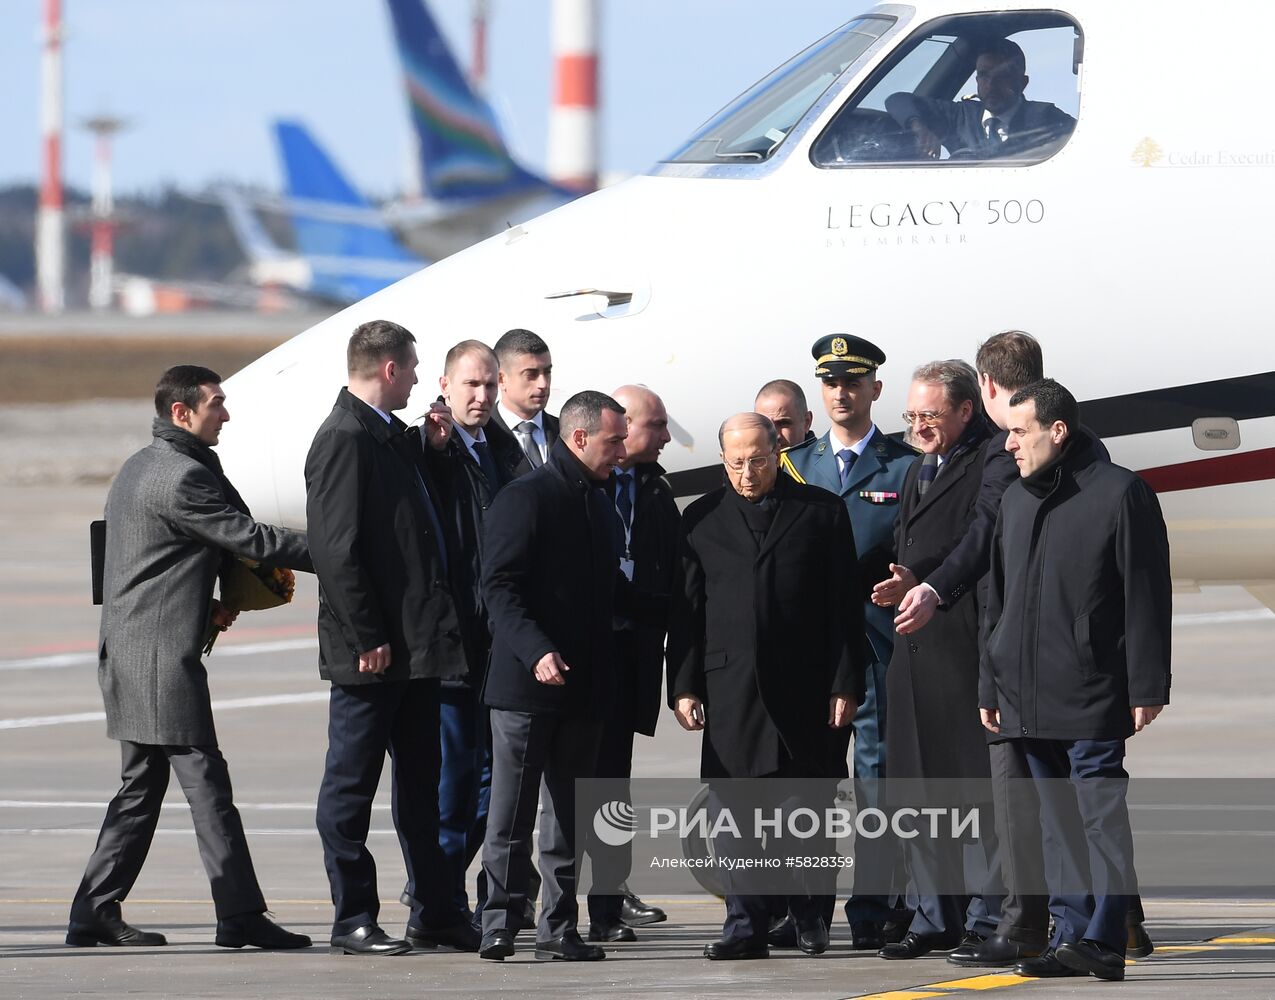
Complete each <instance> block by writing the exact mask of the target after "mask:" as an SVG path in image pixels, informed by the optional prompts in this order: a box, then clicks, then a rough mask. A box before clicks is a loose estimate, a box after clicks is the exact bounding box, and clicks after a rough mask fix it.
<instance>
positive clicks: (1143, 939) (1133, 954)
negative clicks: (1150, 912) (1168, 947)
mask: <svg viewBox="0 0 1275 1000" xmlns="http://www.w3.org/2000/svg"><path fill="white" fill-rule="evenodd" d="M1153 951H1155V945H1154V944H1152V943H1151V935H1149V934H1148V933H1147V929H1146V928H1145V927H1143V926H1142V924H1140V923H1137V922H1134V923H1131V924H1130V925H1129V942H1128V944H1126V945H1125V948H1124V953H1125V955H1126V957H1128V958H1146V957H1147V956H1148V955H1150V954H1151V953H1152V952H1153Z"/></svg>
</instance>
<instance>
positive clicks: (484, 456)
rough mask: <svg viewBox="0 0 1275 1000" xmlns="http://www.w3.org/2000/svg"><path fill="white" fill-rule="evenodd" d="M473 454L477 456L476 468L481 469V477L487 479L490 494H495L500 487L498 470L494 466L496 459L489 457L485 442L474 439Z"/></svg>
mask: <svg viewBox="0 0 1275 1000" xmlns="http://www.w3.org/2000/svg"><path fill="white" fill-rule="evenodd" d="M474 454H475V455H477V456H478V468H480V469H481V470H482V473H483V478H484V479H486V480H487V485H488V487H490V489H491V495H492V496H495V495H496V491H497V490H499V489H500V470H499V469H497V468H496V460H495V459H494V458H492V457H491V449H490V448H488V447H487V442H486V441H475V442H474Z"/></svg>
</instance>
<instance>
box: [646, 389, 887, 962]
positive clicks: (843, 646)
mask: <svg viewBox="0 0 1275 1000" xmlns="http://www.w3.org/2000/svg"><path fill="white" fill-rule="evenodd" d="M719 440H720V443H721V447H722V461H723V463H724V465H725V467H726V476H727V479H728V480H729V486H726V487H721V488H719V489H716V490H714V491H713V492H711V493H708V494H706V495H705V496H703V497H701V498H700V499H699V500H697V501H696V502H695V503H693V504H692V505H691V506H690V507H689V508H688V509H687V511H686V515H685V517H684V520H683V526H684V540H683V549H682V574H681V575H682V581H683V583H682V586H681V587H679V588H678V589H677V591H675V594H674V604H673V609H672V618H671V621H670V627H669V656H668V664H669V677H668V692H669V702H670V705H671V706H672V707H673V709H674V711H675V713H676V715H677V720H678V722H679V723H681V725H682V727H683V728H684V729H687V730H691V731H694V730H700V729H702V730H704V739H703V744H702V751H701V759H700V776H701V777H702V778H704V779H706V780H707V781H709V782H710V790H711V791H713V792H714V793H715V796H716V798H717V799H718V800H719V801H725V799H726V797H727V796H728V791H727V789H729V788H730V784H729V782H727V783H725V784H721V783H720V779H729V778H762V779H794V778H817V779H828V786H827V791H828V801H827V802H826V803H816V802H809V803H807V802H804V801H803V802H801V803H795V804H801V805H807V806H808V805H814V806H815V807H816V808H817V809H818V810H819V812H820V814H822V807H824V806H826V805H830V804H831V800H832V792H833V789H832V787H831V786H832V784H833V783H835V780H836V779H840V778H844V777H845V776H846V739H845V735H844V727H845V726H846V725H848V724H849V722H850V719H851V718H852V717H853V715H854V711H855V707H856V706H857V705H858V704H859V702H861V701H862V700H863V690H864V670H865V667H866V664H867V650H866V648H865V645H864V638H863V617H862V602H861V601H860V600H859V599H858V597H857V596H856V595H858V594H859V593H861V588H860V585H859V582H858V581H857V579H856V576H857V566H858V560H857V557H856V555H855V548H854V535H853V533H852V531H851V529H850V519H849V516H848V515H847V514H846V509H845V505H844V504H843V503H842V502H841V498H840V497H837V496H835V495H833V494H831V493H828V492H827V491H826V490H821V489H818V488H816V487H813V486H804V485H801V484H799V483H796V482H793V481H792V480H791V479H790V478H789V477H787V476H778V469H779V451H778V436H777V434H776V432H775V427H774V425H773V424H772V423H771V422H770V421H769V420H768V419H767V418H766V417H763V416H762V415H761V414H758V413H741V414H738V415H736V416H734V417H732V418H730V419H729V420H727V421H726V422H725V423H724V424H723V425H722V429H721V431H720V433H719ZM777 784H778V782H776V781H773V780H772V781H770V782H766V783H761V782H759V783H757V791H758V792H759V793H761V794H760V798H765V794H764V792H763V791H762V790H763V789H764V788H765V787H771V788H773V787H775V786H776V785H777ZM786 786H787V780H785V787H786ZM786 798H787V795H786V794H777V795H776V796H775V800H776V802H782V801H783V800H785V799H786ZM737 821H738V822H740V823H741V828H743V826H747V827H748V828H751V819H744V818H739V817H737ZM715 846H716V847H717V848H718V849H720V842H719V844H718V845H715ZM738 888H740V889H743V890H744V891H734V892H732V891H730V888H729V887H728V895H727V897H726V921H725V924H724V926H723V929H722V938H721V940H719V941H715V942H713V943H711V944H709V945H708V946H707V947H706V948H705V949H704V954H705V956H706V957H707V958H710V959H744V958H765V957H767V955H768V954H769V949H768V945H767V940H766V935H767V931H768V929H769V917H770V907H769V906H768V903H767V899H766V897H765V896H764V895H762V894H759V893H757V892H756V891H755V887H752V888H750V887H748V886H740V887H738ZM830 888H831V887H830V886H816V885H814V884H813V882H808V883H807V884H806V885H804V886H801V887H800V889H799V891H797V892H795V893H794V894H792V895H790V898H789V901H788V903H789V909H790V911H791V913H792V915H793V918H794V921H795V922H796V924H797V940H798V946H799V947H800V948H801V949H802V951H804V952H806V953H807V954H818V953H819V952H822V951H824V950H825V949H826V948H827V946H828V928H827V926H826V925H825V924H824V918H823V909H824V904H823V901H822V900H821V898H820V896H821V895H822V894H823V893H826V892H827V891H829V890H830ZM812 890H813V891H812Z"/></svg>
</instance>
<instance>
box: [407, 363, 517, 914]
mask: <svg viewBox="0 0 1275 1000" xmlns="http://www.w3.org/2000/svg"><path fill="white" fill-rule="evenodd" d="M498 369H499V365H498V363H497V361H496V355H495V354H494V353H493V352H492V350H491V348H490V347H488V346H487V345H486V344H484V343H482V341H478V340H463V341H461V342H460V343H459V344H457V345H456V346H455V347H453V348H452V349H451V350H450V351H448V352H447V357H446V359H445V361H444V363H443V374H442V376H441V377H440V378H439V380H438V384H439V388H440V389H441V390H442V398H443V401H444V402H445V403H446V404H447V407H448V408H449V409H450V410H451V413H452V420H453V428H452V435H451V437H450V438H449V439H448V441H447V447H446V448H445V449H444V450H443V451H441V452H439V451H436V450H434V449H432V448H429V447H425V448H424V449H423V450H422V454H423V455H424V457H425V459H426V462H427V463H428V464H429V465H430V466H431V467H432V468H433V469H435V470H436V471H437V473H438V475H437V477H436V481H437V482H438V483H439V487H440V492H442V494H443V500H444V506H445V507H446V508H447V512H448V514H449V515H450V519H451V520H452V522H453V523H452V527H453V528H454V530H455V535H456V538H457V540H458V542H459V545H457V547H456V554H455V558H454V559H453V560H452V566H451V571H452V572H451V579H452V594H453V597H454V598H455V601H456V610H457V612H458V615H459V617H460V623H461V636H462V638H463V640H464V647H465V662H466V663H467V665H468V669H467V671H466V673H465V674H464V676H462V677H458V678H450V679H446V680H444V681H442V688H441V692H440V695H441V701H442V703H441V707H440V722H441V727H440V731H441V735H442V753H443V758H442V769H441V776H440V778H439V784H438V812H439V843H440V844H441V845H442V848H443V853H444V854H445V855H446V856H447V860H448V862H449V863H450V864H451V868H452V877H453V878H454V879H455V882H454V897H455V899H456V905H457V907H458V908H459V909H461V910H462V911H468V910H469V897H468V894H467V893H466V890H465V873H466V871H468V869H469V865H470V863H471V862H472V861H473V860H474V858H475V856H476V855H477V854H478V851H479V849H480V848H481V847H482V842H483V834H484V833H485V832H486V829H487V807H488V803H489V801H490V798H491V734H490V728H489V724H488V720H487V709H486V708H485V707H484V706H483V704H482V699H481V698H480V696H479V692H480V691H481V690H482V682H483V675H484V674H485V673H486V671H487V657H488V655H489V653H490V651H491V634H490V632H489V631H488V626H487V612H486V609H485V608H484V607H483V602H482V595H481V594H480V592H479V584H480V581H481V578H482V525H483V518H484V516H485V515H486V512H487V510H488V508H489V507H490V506H491V504H492V501H493V500H494V499H495V496H496V494H497V493H498V492H499V491H500V488H501V487H502V486H504V485H505V483H507V482H508V481H509V479H510V473H509V471H508V470H509V468H510V467H511V466H513V465H516V464H517V463H518V462H519V460H521V458H522V454H521V452H520V451H519V450H518V448H517V446H516V444H515V443H514V441H513V440H512V438H511V439H509V440H507V441H506V440H504V439H503V438H502V439H501V440H500V441H498V442H496V441H493V440H492V439H491V438H489V437H488V435H487V433H486V430H485V428H486V427H487V426H488V423H489V421H490V420H491V415H492V413H493V411H494V408H495V405H496V394H497V392H498V388H497V385H498V382H497V372H498ZM486 897H487V893H486V883H485V880H483V879H482V878H480V879H479V884H478V897H477V899H476V900H475V907H474V913H473V917H472V919H473V922H474V924H475V926H477V924H478V921H479V919H480V915H481V913H482V907H483V904H484V902H485V901H486Z"/></svg>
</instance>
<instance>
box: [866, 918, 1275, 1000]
mask: <svg viewBox="0 0 1275 1000" xmlns="http://www.w3.org/2000/svg"><path fill="white" fill-rule="evenodd" d="M1261 930H1262V931H1268V930H1269V928H1267V927H1263V928H1261ZM1243 944H1248V945H1270V944H1275V935H1272V936H1268V935H1266V934H1261V933H1259V934H1248V935H1240V934H1234V935H1228V936H1226V937H1216V938H1210V939H1209V940H1208V941H1207V942H1204V943H1201V944H1159V945H1156V948H1155V954H1157V955H1158V954H1161V953H1162V952H1172V953H1174V954H1186V953H1192V952H1202V951H1225V950H1226V949H1227V947H1229V946H1232V945H1243ZM1144 961H1145V959H1144ZM1125 964H1126V965H1136V964H1138V963H1137V962H1135V961H1134V960H1133V959H1131V958H1128V959H1125ZM1035 981H1036V977H1035V976H1019V975H1015V974H1013V973H1003V972H998V973H993V974H991V975H982V976H971V977H969V978H968V979H948V980H945V981H943V982H941V983H926V984H924V985H922V986H914V987H912V988H911V989H910V990H890V991H888V992H885V993H866V994H859V995H857V996H855V997H853V998H849V1000H922V998H925V997H954V996H957V995H959V994H961V993H965V992H967V991H979V990H996V989H1001V988H1002V987H1005V986H1017V985H1019V984H1020V983H1031V982H1035ZM935 991H940V992H935Z"/></svg>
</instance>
